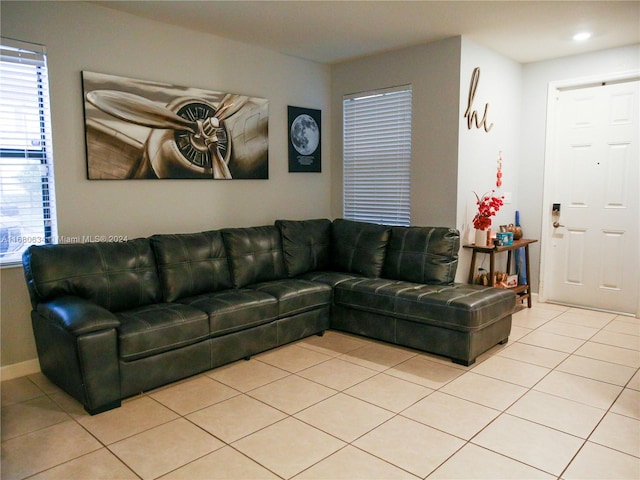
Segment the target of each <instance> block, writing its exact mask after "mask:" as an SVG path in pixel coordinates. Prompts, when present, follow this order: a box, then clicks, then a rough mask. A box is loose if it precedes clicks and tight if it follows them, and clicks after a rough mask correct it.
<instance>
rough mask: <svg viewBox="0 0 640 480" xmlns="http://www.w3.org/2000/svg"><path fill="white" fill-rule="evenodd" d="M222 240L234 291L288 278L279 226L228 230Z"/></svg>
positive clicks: (223, 231) (223, 232) (225, 230)
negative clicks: (253, 284)
mask: <svg viewBox="0 0 640 480" xmlns="http://www.w3.org/2000/svg"><path fill="white" fill-rule="evenodd" d="M222 237H223V238H224V244H225V247H226V249H227V254H228V255H229V263H230V265H231V274H232V278H233V286H234V288H242V287H244V286H246V285H250V284H252V283H259V282H267V281H269V280H279V279H281V278H285V276H286V274H285V269H284V261H283V258H282V241H281V239H280V232H279V231H278V229H277V228H276V227H275V226H264V227H249V228H226V229H224V230H222Z"/></svg>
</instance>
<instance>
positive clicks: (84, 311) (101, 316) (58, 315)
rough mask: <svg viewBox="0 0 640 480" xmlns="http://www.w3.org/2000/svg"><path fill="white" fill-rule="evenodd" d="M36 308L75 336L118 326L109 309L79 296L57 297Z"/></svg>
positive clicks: (118, 322)
mask: <svg viewBox="0 0 640 480" xmlns="http://www.w3.org/2000/svg"><path fill="white" fill-rule="evenodd" d="M36 310H37V312H38V313H39V314H40V315H42V316H43V317H45V318H46V319H48V320H50V321H52V322H56V323H57V324H58V325H59V326H60V327H62V329H64V330H66V331H67V332H69V333H71V334H72V335H75V336H80V335H84V334H86V333H90V332H97V331H99V330H107V329H111V328H116V327H118V326H120V321H119V320H118V318H117V317H116V316H115V315H114V314H113V313H111V312H110V311H109V310H107V309H106V308H103V307H101V306H100V305H97V304H95V303H93V302H91V301H89V300H86V299H84V298H80V297H74V296H64V297H58V298H55V299H53V300H49V301H47V302H42V303H39V304H38V306H37V308H36Z"/></svg>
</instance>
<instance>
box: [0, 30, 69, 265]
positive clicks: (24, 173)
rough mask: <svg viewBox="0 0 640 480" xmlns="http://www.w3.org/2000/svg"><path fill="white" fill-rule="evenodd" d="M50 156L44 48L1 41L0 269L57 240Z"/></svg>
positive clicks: (3, 39) (13, 41)
mask: <svg viewBox="0 0 640 480" xmlns="http://www.w3.org/2000/svg"><path fill="white" fill-rule="evenodd" d="M52 152H53V150H52V144H51V120H50V114H49V81H48V77H47V64H46V53H45V49H44V47H43V46H41V45H33V44H29V43H25V42H18V41H15V40H11V39H7V38H0V265H8V264H14V263H19V262H20V261H21V256H22V251H23V250H24V249H25V248H26V247H27V246H29V245H31V244H45V243H53V242H54V239H55V238H56V234H57V231H56V215H55V198H54V183H53V158H52Z"/></svg>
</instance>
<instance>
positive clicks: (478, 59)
mask: <svg viewBox="0 0 640 480" xmlns="http://www.w3.org/2000/svg"><path fill="white" fill-rule="evenodd" d="M460 64H461V68H460V75H461V77H460V106H459V118H458V122H459V125H460V127H459V128H460V135H459V138H458V145H459V156H458V172H457V174H458V179H457V180H458V196H457V212H456V213H457V217H456V227H457V228H458V229H459V230H460V234H461V240H462V243H463V244H465V243H471V242H473V241H474V239H473V235H474V230H473V223H472V220H473V217H474V216H475V214H476V212H477V206H476V197H475V195H474V192H475V193H477V194H478V195H479V196H480V195H482V194H484V193H490V192H491V190H492V189H495V190H496V192H495V195H496V196H500V195H504V194H505V193H511V197H512V200H511V203H508V204H505V205H504V206H503V207H502V208H501V209H500V210H499V211H498V214H497V215H496V216H495V217H493V219H492V224H491V228H492V229H493V230H494V231H496V230H498V227H499V226H500V225H505V224H509V223H514V221H515V218H514V217H515V211H516V210H517V209H519V205H520V203H521V196H520V195H519V194H518V184H517V183H518V178H519V175H518V171H519V166H520V161H521V151H520V102H521V98H522V87H521V85H522V66H521V65H520V64H518V63H516V62H514V61H512V60H509V59H508V58H505V57H503V56H502V55H499V54H497V53H495V52H494V51H492V50H489V49H488V48H485V47H483V46H481V45H478V44H476V43H474V42H472V41H471V40H469V39H467V38H464V37H463V39H462V54H461V60H460ZM476 67H479V68H480V78H479V81H478V83H477V85H476V91H475V96H474V100H473V107H472V108H473V110H475V111H477V112H478V116H479V120H480V121H481V120H482V119H483V117H484V112H485V105H486V104H488V109H487V116H486V120H487V121H486V123H487V127H488V126H489V125H491V124H492V123H493V126H492V127H491V129H490V130H489V132H486V131H485V129H484V127H480V128H476V123H475V121H474V123H473V125H472V127H471V129H469V128H468V124H467V119H466V118H464V114H465V111H466V110H467V106H468V98H469V89H470V82H471V76H472V73H473V70H474V69H475V68H476ZM500 152H502V160H503V161H502V174H503V177H502V186H501V187H497V186H496V172H497V166H498V156H499V154H500ZM483 257H485V256H483V255H481V256H479V257H478V260H477V262H476V263H477V265H476V268H478V266H480V265H481V264H482V261H483V260H486V262H487V263H486V265H484V267H485V268H486V269H487V270H488V258H483ZM470 262H471V252H470V251H469V250H468V249H464V248H463V249H462V250H461V251H460V261H459V264H458V271H457V274H456V281H458V282H466V281H467V277H468V275H469V264H470ZM498 262H500V263H498ZM505 266H506V255H505V258H504V259H502V258H498V259H497V260H496V269H498V270H501V271H504V270H505Z"/></svg>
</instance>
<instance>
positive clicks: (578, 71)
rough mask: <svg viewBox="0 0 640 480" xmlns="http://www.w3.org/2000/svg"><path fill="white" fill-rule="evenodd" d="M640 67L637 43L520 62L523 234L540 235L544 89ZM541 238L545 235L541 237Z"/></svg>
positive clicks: (535, 263) (534, 252)
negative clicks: (538, 60) (556, 83)
mask: <svg viewBox="0 0 640 480" xmlns="http://www.w3.org/2000/svg"><path fill="white" fill-rule="evenodd" d="M638 68H640V45H633V46H628V47H622V48H616V49H610V50H604V51H600V52H596V53H590V54H584V55H576V56H571V57H564V58H559V59H555V60H549V61H545V62H537V63H530V64H527V65H524V66H523V69H522V72H523V82H522V103H521V105H522V108H521V113H520V119H521V123H522V128H521V132H522V133H521V139H522V144H521V154H522V155H521V159H520V162H519V163H520V170H519V178H518V196H519V198H520V202H519V204H518V208H519V209H520V212H521V223H522V224H523V230H524V232H525V235H526V236H527V237H529V238H538V239H541V234H542V213H543V209H545V208H548V209H551V205H543V203H542V199H543V186H544V177H543V174H544V161H545V145H546V144H545V142H546V138H545V135H546V121H547V91H548V86H549V83H550V82H557V81H564V80H570V79H579V78H583V77H593V76H594V75H607V74H613V73H617V72H625V71H629V70H633V69H638ZM541 242H544V239H541ZM541 247H542V245H540V247H538V248H530V254H531V270H532V271H531V284H532V288H533V291H534V292H537V291H538V284H539V274H540V270H539V265H540V252H541Z"/></svg>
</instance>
